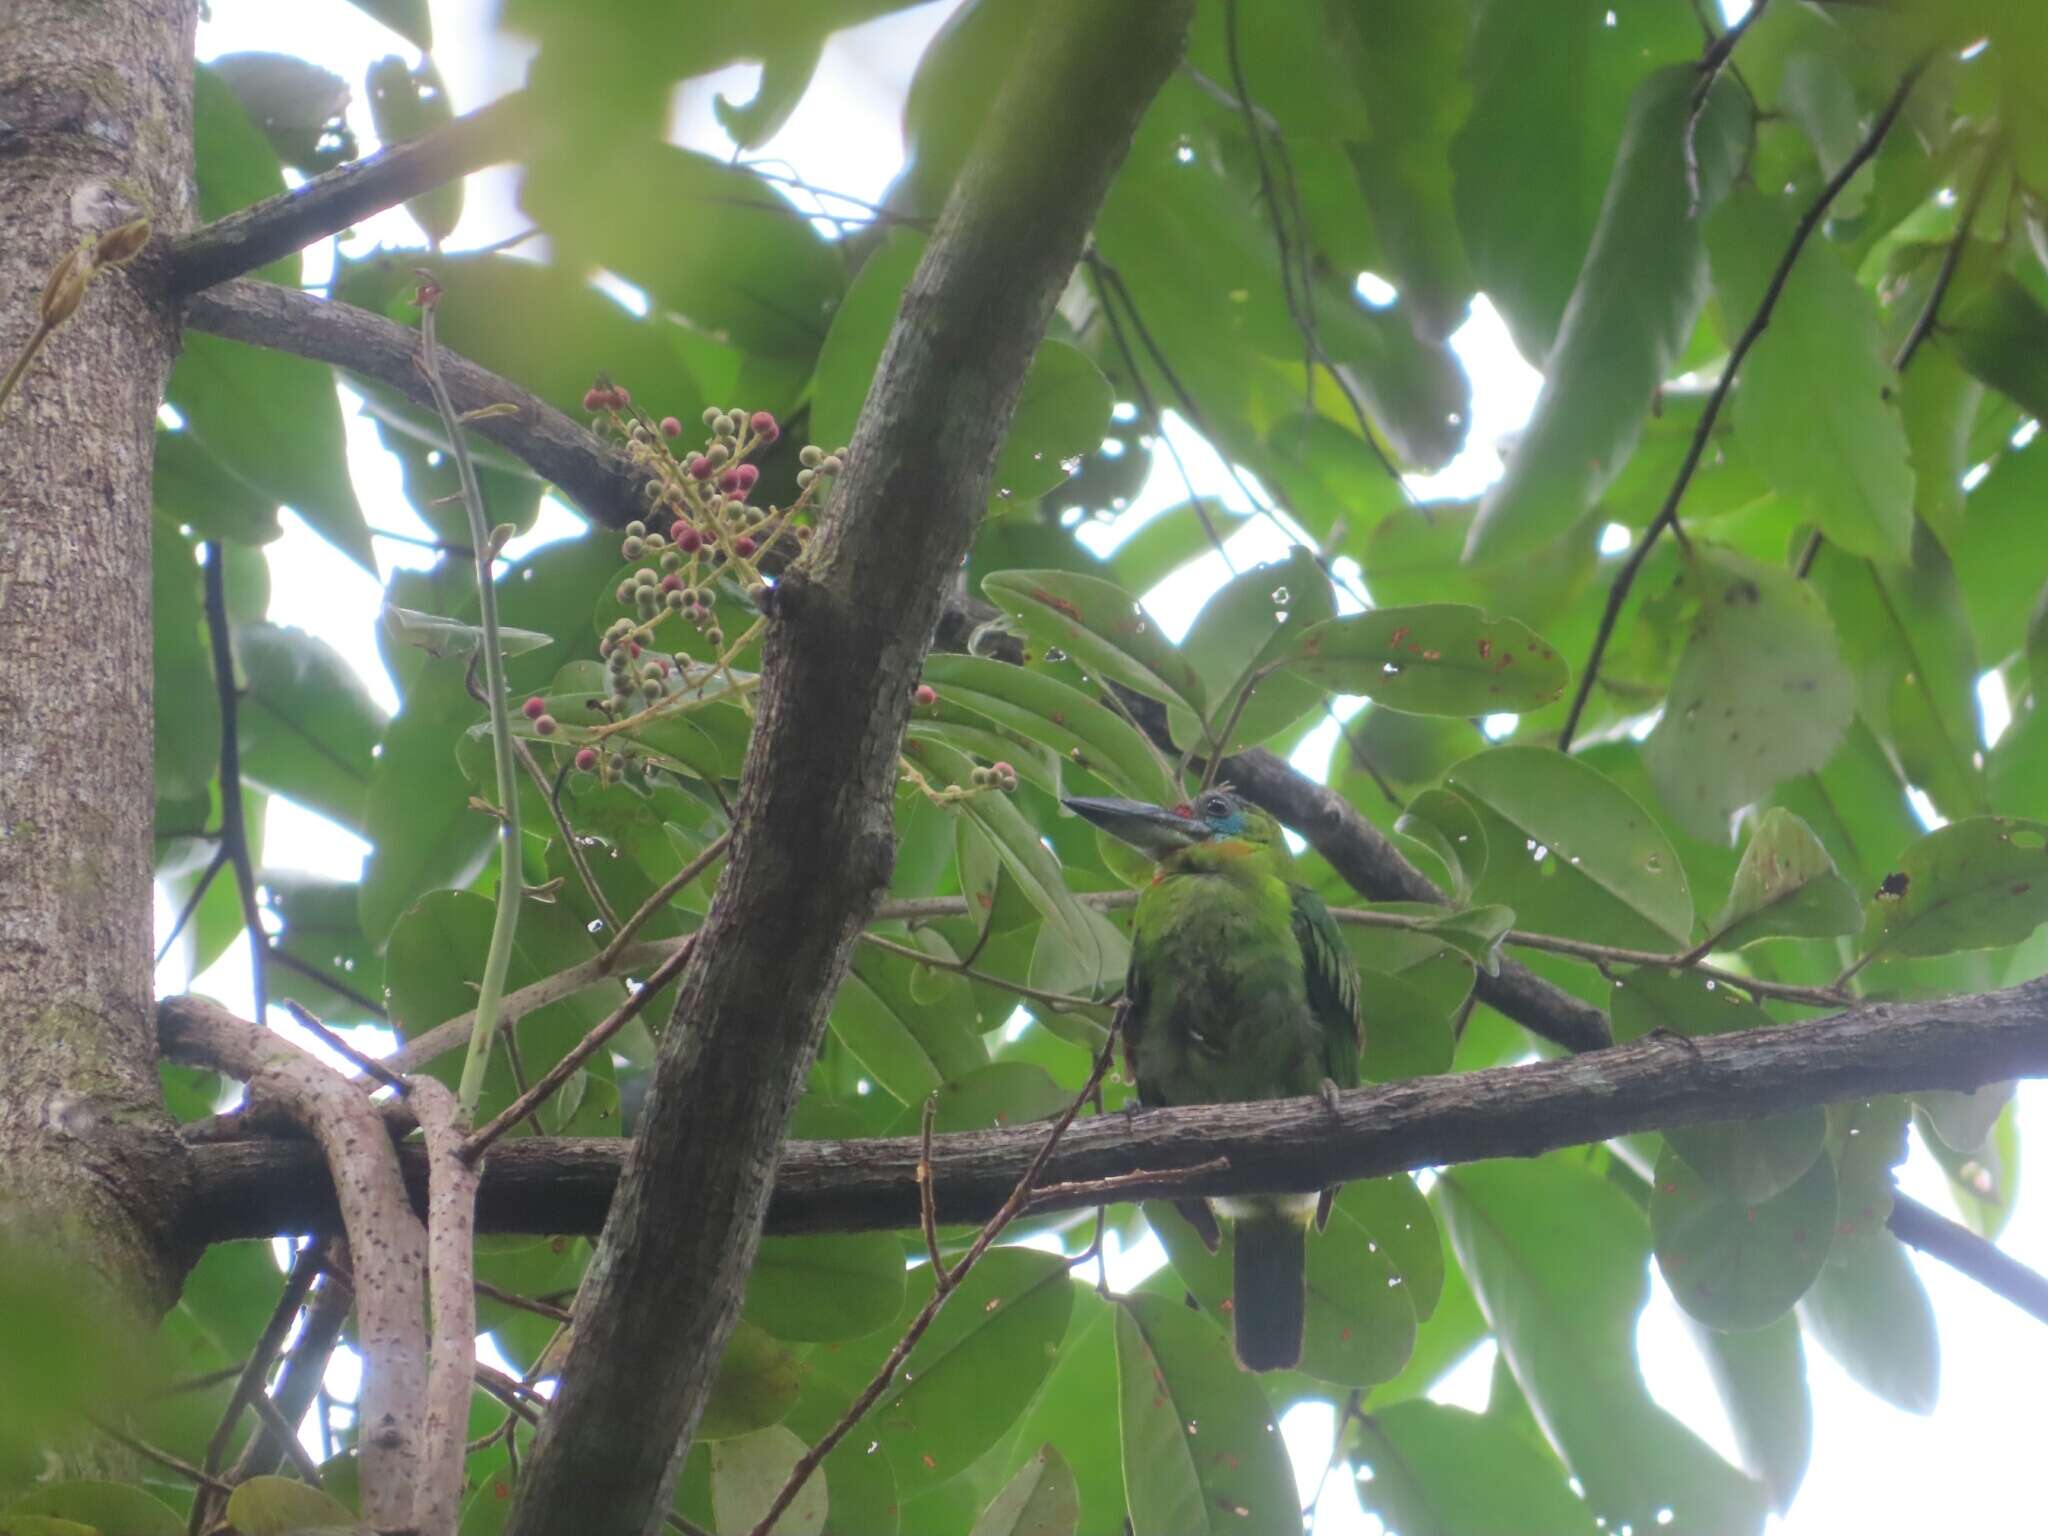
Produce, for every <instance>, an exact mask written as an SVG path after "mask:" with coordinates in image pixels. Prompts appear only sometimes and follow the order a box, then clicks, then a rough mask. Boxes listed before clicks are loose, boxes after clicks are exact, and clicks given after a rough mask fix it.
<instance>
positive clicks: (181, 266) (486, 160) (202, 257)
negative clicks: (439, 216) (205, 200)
mask: <svg viewBox="0 0 2048 1536" xmlns="http://www.w3.org/2000/svg"><path fill="white" fill-rule="evenodd" d="M540 126H541V125H540V120H539V118H538V117H537V115H536V114H535V113H534V112H533V110H532V103H531V101H530V99H529V98H528V97H527V96H526V94H525V93H524V92H519V93H516V94H514V95H511V96H505V97H501V98H500V99H499V100H497V101H494V102H492V103H491V104H490V105H489V106H486V107H482V108H479V109H478V110H477V111H475V112H471V113H469V114H468V115H467V116H464V117H458V118H456V119H455V120H454V121H453V122H451V123H448V124H446V125H445V126H443V127H441V128H437V129H435V130H434V131H433V132H432V133H426V134H422V135H421V136H420V137H418V138H416V139H408V140H407V141H406V142H405V143H403V144H394V145H392V146H391V147H390V148H389V149H384V150H380V151H378V153H376V154H374V155H371V156H370V157H369V158H367V159H364V160H357V161H353V162H351V163H350V164H348V165H343V166H337V167H336V168H335V169H334V170H331V171H328V172H326V173H325V174H323V175H319V176H315V177H314V178H313V179H312V180H311V181H309V182H307V183H306V184H305V185H304V186H303V187H298V188H296V189H294V190H292V191H289V192H280V193H279V194H278V195H277V196H275V197H270V198H265V199H264V200H263V201H262V202H260V203H253V204H251V205H250V206H249V207H247V208H243V209H239V210H237V211H236V212H234V213H231V214H229V215H228V216H227V217H226V218H222V219H216V220H214V221H213V222H212V223H211V224H208V225H205V226H203V227H202V228H199V229H195V230H193V231H192V232H191V233H190V234H188V235H183V236H181V237H179V238H178V239H177V240H176V241H174V242H172V244H171V246H170V250H169V252H168V253H167V256H166V257H165V273H164V280H165V284H166V287H167V289H168V291H169V292H170V293H171V294H173V295H183V294H190V293H197V292H199V291H200V290H201V289H203V288H211V287H213V286H214V285H215V284H217V283H224V282H226V281H227V280H228V279H230V278H234V277H240V276H242V275H243V274H244V273H247V272H254V271H255V270H256V269H257V268H258V267H261V266H265V265H267V264H268V263H270V262H273V261H275V260H277V258H278V257H280V256H288V255H290V254H291V253H292V252H293V251H300V250H304V249H305V248H306V247H307V246H309V245H311V244H312V243H313V242H314V241H316V240H324V239H325V238H326V237H327V236H329V235H333V234H339V233H340V232H341V231H342V230H344V229H347V228H348V227H349V226H350V225H351V224H354V223H355V222H356V221H357V220H359V219H365V218H368V217H369V216H370V215H371V214H373V213H381V212H383V211H384V210H385V209H386V208H395V207H397V206H398V205H399V204H400V203H402V202H405V201H407V200H408V199H410V198H414V197H417V196H419V195H420V193H422V192H429V191H432V190H433V189H434V188H435V187H438V186H440V185H441V184H442V183H443V182H447V181H453V180H455V179H456V178H457V177H458V176H466V175H468V174H469V173H470V172H471V171H480V170H482V169H483V168H484V167H485V166H487V165H495V164H497V163H498V162H499V161H501V160H511V159H515V158H517V157H518V156H520V155H522V154H524V153H525V152H526V151H527V150H528V149H529V148H530V147H531V146H532V143H533V141H534V137H535V135H536V132H537V130H538V129H539V128H540Z"/></svg>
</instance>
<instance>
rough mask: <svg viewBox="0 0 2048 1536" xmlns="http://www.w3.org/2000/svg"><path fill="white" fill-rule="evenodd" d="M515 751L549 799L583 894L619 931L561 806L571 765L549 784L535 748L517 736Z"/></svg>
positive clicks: (557, 831) (550, 810)
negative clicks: (563, 790) (563, 786)
mask: <svg viewBox="0 0 2048 1536" xmlns="http://www.w3.org/2000/svg"><path fill="white" fill-rule="evenodd" d="M512 751H513V754H514V755H515V756H516V757H517V758H518V759H519V766H520V767H522V768H524V769H525V770H526V776H527V777H528V778H530V779H532V780H533V787H534V788H535V789H537V790H539V791H540V794H541V798H542V799H543V800H545V801H546V802H547V807H548V813H549V815H551V816H552V817H553V818H554V822H555V835H556V836H557V837H559V838H560V839H561V843H562V852H563V853H565V854H567V855H568V856H569V864H570V867H571V868H573V869H574V870H575V871H576V878H577V879H578V880H580V881H581V882H582V883H583V891H584V894H585V895H587V896H589V898H590V904H591V906H593V907H595V908H596V909H597V915H598V917H599V918H600V919H602V920H603V922H604V925H605V927H607V928H609V929H611V930H612V931H613V932H614V933H616V932H617V931H618V927H619V915H618V913H616V912H614V911H613V910H612V904H611V900H610V898H609V897H607V896H606V895H605V893H604V887H603V886H601V885H599V884H598V883H597V877H596V876H595V875H593V874H592V873H591V872H590V861H589V860H588V859H586V858H585V857H584V856H583V845H582V844H581V843H580V842H578V841H577V839H576V829H575V828H574V827H572V826H570V825H569V813H568V812H567V811H564V810H563V809H562V785H563V784H564V783H565V782H566V781H567V779H568V776H569V765H568V764H567V763H564V764H563V765H562V771H561V772H560V773H558V774H556V775H555V778H554V782H553V783H549V782H548V776H547V775H546V774H545V773H543V772H542V771H541V766H540V761H539V759H537V758H536V757H535V756H534V755H533V748H531V747H529V746H528V745H527V744H526V743H525V742H523V741H521V740H519V739H518V738H517V737H514V738H513V740H512Z"/></svg>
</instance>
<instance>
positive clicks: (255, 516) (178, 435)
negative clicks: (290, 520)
mask: <svg viewBox="0 0 2048 1536" xmlns="http://www.w3.org/2000/svg"><path fill="white" fill-rule="evenodd" d="M150 500H151V502H152V504H153V505H154V506H155V508H156V514H157V516H158V517H159V518H161V519H162V520H163V521H164V523H165V524H166V525H168V526H171V527H174V528H190V529H191V530H192V531H193V532H194V533H195V534H197V535H198V536H199V537H200V538H202V539H229V540H233V541H235V542H237V543H242V544H267V543H269V542H270V541H271V540H272V539H274V538H276V537H277V536H278V535H279V534H280V533H282V532H283V531H284V530H283V528H281V527H280V526H279V525H278V521H277V501H276V498H274V497H271V496H266V495H264V494H263V492H262V491H260V490H258V489H257V488H256V487H255V486H252V485H250V484H249V483H248V482H247V481H246V480H243V479H241V478H240V477H238V476H237V475H236V474H235V473H234V472H233V471H231V470H230V469H229V468H228V467H227V466H226V465H224V464H222V463H221V462H220V460H218V459H216V458H215V457H214V456H213V455H212V454H210V453H208V452H207V451H206V450H205V449H204V448H202V447H200V446H199V439H198V438H196V437H194V436H193V435H192V434H191V433H190V432H172V431H169V430H167V429H166V428H164V427H161V426H160V427H158V428H157V429H156V462H155V467H154V469H153V470H152V472H151V478H150Z"/></svg>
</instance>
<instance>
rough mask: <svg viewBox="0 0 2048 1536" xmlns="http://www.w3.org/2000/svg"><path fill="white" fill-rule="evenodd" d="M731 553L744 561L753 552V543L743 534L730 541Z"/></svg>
mask: <svg viewBox="0 0 2048 1536" xmlns="http://www.w3.org/2000/svg"><path fill="white" fill-rule="evenodd" d="M732 552H733V553H734V554H736V555H738V556H739V557H740V558H741V559H742V560H745V559H746V558H747V557H748V556H750V555H752V554H753V552H754V541H753V540H752V539H750V538H748V537H747V536H746V535H745V534H744V533H743V534H741V535H740V536H739V537H738V538H736V539H734V540H733V541H732Z"/></svg>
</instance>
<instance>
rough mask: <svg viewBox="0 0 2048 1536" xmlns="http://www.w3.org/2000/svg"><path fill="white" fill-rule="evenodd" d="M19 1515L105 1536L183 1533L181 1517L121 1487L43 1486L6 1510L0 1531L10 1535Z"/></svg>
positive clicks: (153, 1499) (179, 1535)
mask: <svg viewBox="0 0 2048 1536" xmlns="http://www.w3.org/2000/svg"><path fill="white" fill-rule="evenodd" d="M22 1515H42V1516H47V1517H54V1518H56V1519H60V1520H73V1521H76V1522H77V1523H78V1526H79V1528H80V1529H81V1530H86V1529H89V1530H92V1531H95V1532H104V1533H107V1536H183V1532H184V1529H185V1521H184V1517H183V1516H181V1515H179V1514H178V1512H177V1511H176V1510H174V1509H172V1508H171V1507H170V1505H168V1504H166V1503H164V1502H163V1500H161V1499H159V1498H157V1497H155V1496H154V1495H153V1494H148V1493H145V1492H143V1491H142V1490H141V1489H140V1488H130V1487H126V1486H123V1485H122V1484H120V1483H105V1482H92V1481H76V1482H63V1483H45V1484H43V1485H42V1486H41V1487H39V1488H37V1489H36V1490H35V1491H34V1492H32V1493H28V1494H25V1495H23V1496H22V1497H21V1498H19V1499H17V1500H15V1501H14V1502H13V1503H12V1504H10V1505H8V1506H7V1509H6V1512H5V1513H4V1514H0V1529H8V1530H10V1531H11V1530H12V1527H13V1525H14V1524H15V1522H16V1519H17V1517H18V1516H22ZM24 1536H26V1533H24Z"/></svg>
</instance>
